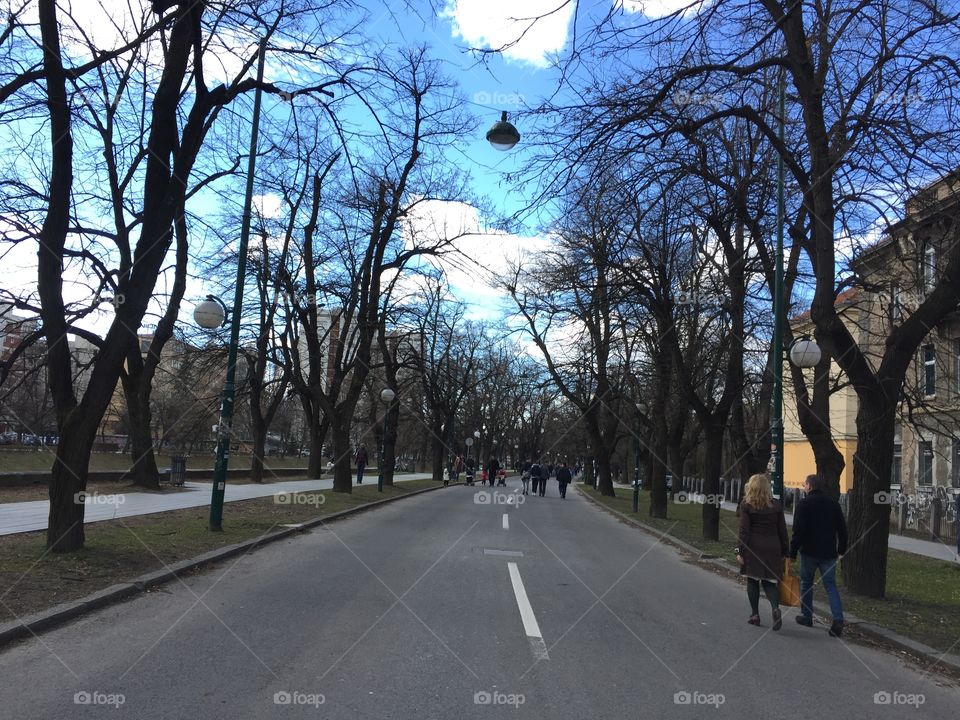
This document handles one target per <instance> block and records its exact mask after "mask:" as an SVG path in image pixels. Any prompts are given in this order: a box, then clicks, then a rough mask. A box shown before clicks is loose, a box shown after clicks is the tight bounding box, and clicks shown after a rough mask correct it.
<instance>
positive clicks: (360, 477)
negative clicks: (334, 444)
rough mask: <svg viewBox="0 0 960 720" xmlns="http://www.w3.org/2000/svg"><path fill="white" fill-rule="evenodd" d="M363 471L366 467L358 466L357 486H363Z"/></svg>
mask: <svg viewBox="0 0 960 720" xmlns="http://www.w3.org/2000/svg"><path fill="white" fill-rule="evenodd" d="M363 470H364V466H363V465H362V464H358V465H357V485H362V484H363Z"/></svg>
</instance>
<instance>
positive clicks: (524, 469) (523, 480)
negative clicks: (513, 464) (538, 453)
mask: <svg viewBox="0 0 960 720" xmlns="http://www.w3.org/2000/svg"><path fill="white" fill-rule="evenodd" d="M531 465H533V463H532V462H530V461H529V460H526V461H524V463H523V465H522V466H521V467H520V485H521V486H522V487H523V490H522V491H521V494H523V495H529V494H530V467H531Z"/></svg>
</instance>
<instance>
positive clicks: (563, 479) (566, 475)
mask: <svg viewBox="0 0 960 720" xmlns="http://www.w3.org/2000/svg"><path fill="white" fill-rule="evenodd" d="M571 480H573V477H572V476H571V475H570V468H568V467H567V464H566V463H565V462H562V463H560V467H559V469H558V470H557V483H558V484H559V485H560V497H561V498H563V499H564V500H566V498H567V485H568V484H569V483H570V481H571Z"/></svg>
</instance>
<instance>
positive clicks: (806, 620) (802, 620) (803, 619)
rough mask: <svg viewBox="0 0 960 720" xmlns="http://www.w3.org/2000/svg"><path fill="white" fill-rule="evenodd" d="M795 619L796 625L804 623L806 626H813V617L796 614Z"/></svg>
mask: <svg viewBox="0 0 960 720" xmlns="http://www.w3.org/2000/svg"><path fill="white" fill-rule="evenodd" d="M796 621H797V624H798V625H805V626H806V627H813V618H809V617H807V616H806V615H797V617H796Z"/></svg>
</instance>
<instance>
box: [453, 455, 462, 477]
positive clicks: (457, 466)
mask: <svg viewBox="0 0 960 720" xmlns="http://www.w3.org/2000/svg"><path fill="white" fill-rule="evenodd" d="M462 472H463V454H458V455H457V457H455V458H454V460H453V481H454V482H460V473H462Z"/></svg>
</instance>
